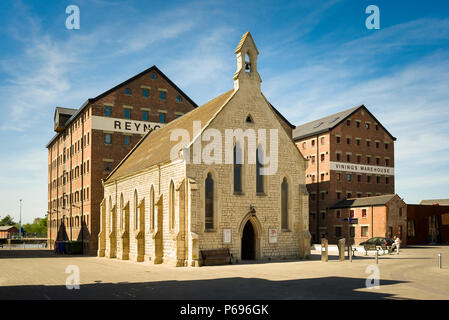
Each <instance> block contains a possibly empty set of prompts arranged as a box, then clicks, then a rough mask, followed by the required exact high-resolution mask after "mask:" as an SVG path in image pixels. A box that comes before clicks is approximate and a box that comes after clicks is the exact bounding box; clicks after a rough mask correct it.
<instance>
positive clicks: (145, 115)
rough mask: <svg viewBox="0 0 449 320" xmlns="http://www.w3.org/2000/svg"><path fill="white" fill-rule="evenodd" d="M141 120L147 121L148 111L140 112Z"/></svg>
mask: <svg viewBox="0 0 449 320" xmlns="http://www.w3.org/2000/svg"><path fill="white" fill-rule="evenodd" d="M142 120H143V121H148V111H143V112H142Z"/></svg>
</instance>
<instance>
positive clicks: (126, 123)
mask: <svg viewBox="0 0 449 320" xmlns="http://www.w3.org/2000/svg"><path fill="white" fill-rule="evenodd" d="M163 126H164V124H163V123H158V122H148V121H136V120H129V119H119V118H110V117H99V116H92V129H95V130H103V131H114V132H123V133H137V134H145V133H146V132H148V131H152V130H157V129H159V128H161V127H163Z"/></svg>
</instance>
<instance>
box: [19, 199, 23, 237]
mask: <svg viewBox="0 0 449 320" xmlns="http://www.w3.org/2000/svg"><path fill="white" fill-rule="evenodd" d="M19 203H20V209H19V212H20V213H19V214H20V216H19V239H21V238H22V199H19Z"/></svg>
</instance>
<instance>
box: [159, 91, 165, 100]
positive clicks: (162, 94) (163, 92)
mask: <svg viewBox="0 0 449 320" xmlns="http://www.w3.org/2000/svg"><path fill="white" fill-rule="evenodd" d="M159 98H160V99H161V100H165V98H166V93H165V91H159Z"/></svg>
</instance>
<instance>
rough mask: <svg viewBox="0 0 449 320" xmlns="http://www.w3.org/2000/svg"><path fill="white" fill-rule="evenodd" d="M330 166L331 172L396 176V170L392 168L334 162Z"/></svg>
mask: <svg viewBox="0 0 449 320" xmlns="http://www.w3.org/2000/svg"><path fill="white" fill-rule="evenodd" d="M330 165H331V170H334V171H347V172H357V173H367V174H376V175H384V176H394V168H392V167H381V166H369V165H364V164H354V163H341V162H332V161H331V163H330Z"/></svg>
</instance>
